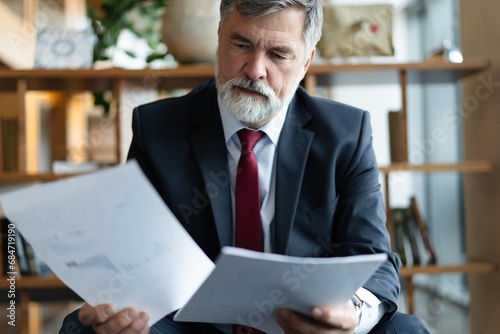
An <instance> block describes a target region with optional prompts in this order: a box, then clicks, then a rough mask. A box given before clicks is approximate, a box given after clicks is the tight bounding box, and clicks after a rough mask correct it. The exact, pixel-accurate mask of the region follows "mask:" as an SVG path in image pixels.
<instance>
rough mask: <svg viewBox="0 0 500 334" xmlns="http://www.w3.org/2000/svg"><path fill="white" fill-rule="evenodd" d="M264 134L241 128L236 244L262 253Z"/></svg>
mask: <svg viewBox="0 0 500 334" xmlns="http://www.w3.org/2000/svg"><path fill="white" fill-rule="evenodd" d="M263 135H264V134H263V133H262V132H258V131H252V130H248V129H243V130H240V131H238V137H239V138H240V142H241V156H240V161H239V162H238V170H237V174H236V194H235V197H236V232H235V245H236V247H241V248H246V249H251V250H254V251H259V252H261V251H262V249H263V241H262V223H261V219H260V193H259V170H258V166H257V158H256V157H255V154H254V152H253V149H254V147H255V145H256V144H257V142H258V141H259V140H260V139H261V138H262V136H263ZM259 333H263V332H261V331H259V330H257V329H254V328H251V327H247V326H243V325H234V326H233V334H259Z"/></svg>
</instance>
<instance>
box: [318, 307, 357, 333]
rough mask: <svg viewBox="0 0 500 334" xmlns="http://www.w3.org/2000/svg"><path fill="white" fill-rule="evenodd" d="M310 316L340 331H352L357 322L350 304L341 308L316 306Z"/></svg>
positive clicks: (354, 311)
mask: <svg viewBox="0 0 500 334" xmlns="http://www.w3.org/2000/svg"><path fill="white" fill-rule="evenodd" d="M311 315H312V317H313V318H314V319H316V320H318V321H320V322H323V323H325V324H328V325H330V326H333V327H335V328H340V329H354V328H356V326H357V325H358V320H359V319H358V316H357V314H356V310H355V308H354V305H353V304H352V303H351V302H349V303H348V304H346V305H344V306H343V307H332V306H316V307H314V308H313V309H312V312H311Z"/></svg>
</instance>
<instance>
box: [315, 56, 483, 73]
mask: <svg viewBox="0 0 500 334" xmlns="http://www.w3.org/2000/svg"><path fill="white" fill-rule="evenodd" d="M490 65H491V63H490V61H489V60H488V59H469V60H465V61H464V62H463V63H449V62H445V61H443V62H409V63H403V62H395V63H385V64H384V63H378V64H374V63H372V64H370V63H367V64H335V63H324V64H313V65H311V66H310V67H309V71H308V73H310V74H324V73H329V72H342V71H365V72H366V71H387V70H396V71H464V72H468V71H480V70H484V69H486V68H488V67H490Z"/></svg>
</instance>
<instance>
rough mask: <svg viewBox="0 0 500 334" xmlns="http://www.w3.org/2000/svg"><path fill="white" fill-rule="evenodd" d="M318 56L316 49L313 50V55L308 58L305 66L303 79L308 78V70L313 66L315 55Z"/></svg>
mask: <svg viewBox="0 0 500 334" xmlns="http://www.w3.org/2000/svg"><path fill="white" fill-rule="evenodd" d="M315 54H316V48H314V49H312V51H311V54H310V55H309V56H308V57H307V59H306V62H305V64H304V68H303V70H304V72H302V79H304V77H305V76H306V73H307V70H308V69H309V66H310V65H311V63H312V61H313V59H314V55H315Z"/></svg>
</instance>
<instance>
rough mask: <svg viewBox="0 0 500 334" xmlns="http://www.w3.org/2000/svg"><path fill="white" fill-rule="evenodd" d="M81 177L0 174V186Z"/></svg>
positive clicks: (47, 174) (50, 174) (45, 174)
mask: <svg viewBox="0 0 500 334" xmlns="http://www.w3.org/2000/svg"><path fill="white" fill-rule="evenodd" d="M77 175H82V174H81V173H77V174H70V173H67V174H54V173H44V174H26V173H0V184H8V183H29V182H46V181H55V180H60V179H64V178H68V177H72V176H77Z"/></svg>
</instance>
